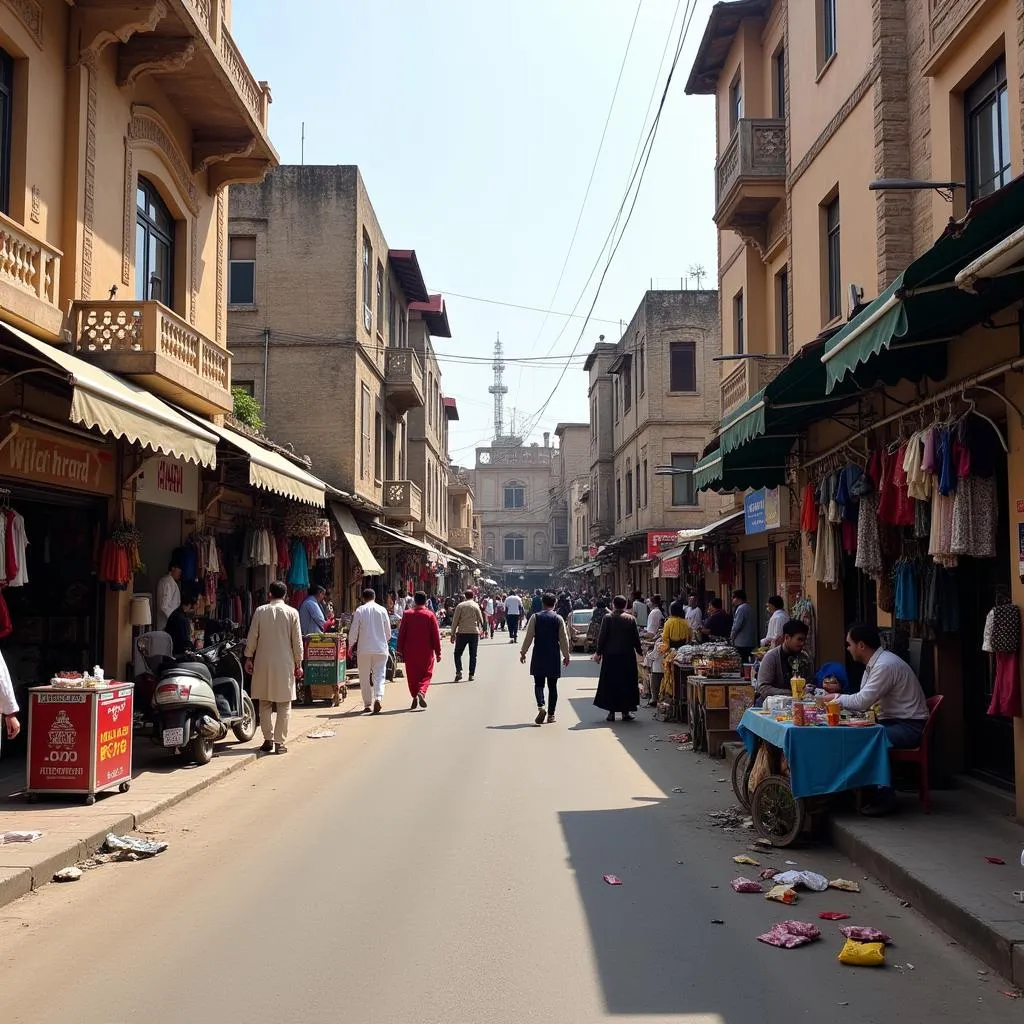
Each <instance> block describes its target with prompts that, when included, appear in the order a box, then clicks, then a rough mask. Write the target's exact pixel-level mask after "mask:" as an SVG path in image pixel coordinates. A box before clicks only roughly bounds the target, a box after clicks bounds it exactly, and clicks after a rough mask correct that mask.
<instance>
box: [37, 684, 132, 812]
mask: <svg viewBox="0 0 1024 1024" xmlns="http://www.w3.org/2000/svg"><path fill="white" fill-rule="evenodd" d="M32 696H33V700H32V710H31V713H30V714H29V746H30V749H31V751H32V756H31V757H30V758H29V774H28V788H29V789H30V790H43V791H45V790H49V789H55V790H64V791H68V790H71V791H79V790H81V791H83V792H84V791H85V790H87V789H88V788H89V779H88V774H89V727H90V725H91V724H92V714H91V709H90V707H89V694H87V693H60V692H57V693H34V694H33V695H32ZM129 724H131V722H130V720H129Z"/></svg>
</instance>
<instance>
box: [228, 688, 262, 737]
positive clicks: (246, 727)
mask: <svg viewBox="0 0 1024 1024" xmlns="http://www.w3.org/2000/svg"><path fill="white" fill-rule="evenodd" d="M231 731H232V732H233V733H234V734H235V739H236V740H238V742H239V743H248V742H249V740H251V739H252V738H253V736H255V735H256V708H254V707H253V703H252V698H251V697H250V696H249V695H248V694H247V693H244V694H242V720H241V721H240V722H238V723H237V724H236V725H233V726H231Z"/></svg>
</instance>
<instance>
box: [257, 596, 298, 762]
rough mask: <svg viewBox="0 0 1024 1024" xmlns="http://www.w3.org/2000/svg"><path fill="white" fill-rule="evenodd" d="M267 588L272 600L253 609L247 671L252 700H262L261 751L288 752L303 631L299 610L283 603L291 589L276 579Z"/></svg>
mask: <svg viewBox="0 0 1024 1024" xmlns="http://www.w3.org/2000/svg"><path fill="white" fill-rule="evenodd" d="M267 589H268V593H269V594H270V601H269V602H268V603H267V604H264V605H261V606H260V607H259V608H257V609H256V611H255V612H253V616H252V624H251V625H250V626H249V639H248V640H247V641H246V643H245V657H246V659H247V660H246V663H245V670H246V672H248V673H250V674H251V675H252V699H253V700H258V701H259V702H260V726H261V728H262V729H263V746H262V747H260V750H262V751H264V752H265V753H267V754H269V753H271V752H274V753H277V754H286V753H287V752H288V747H287V746H286V745H285V744H286V743H287V741H288V723H289V721H290V719H291V715H292V701H293V700H295V678H296V675H301V674H302V630H301V628H300V626H299V613H298V612H297V611H296V610H295V609H294V608H292V607H291V605H287V604H285V603H284V597H285V595H286V594H287V593H288V588H287V587H286V586H285V585H284V584H283V583H281V582H279V581H277V580H275V581H274V582H273V583H271V584H270V586H269V587H268V588H267ZM275 712H276V721H274V718H275V714H274V713H275Z"/></svg>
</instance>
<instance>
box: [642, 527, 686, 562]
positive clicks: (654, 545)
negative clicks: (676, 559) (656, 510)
mask: <svg viewBox="0 0 1024 1024" xmlns="http://www.w3.org/2000/svg"><path fill="white" fill-rule="evenodd" d="M678 543H679V534H678V532H677V531H676V530H651V531H650V532H649V533H648V534H647V555H648V557H649V558H654V557H655V556H656V555H660V554H661V552H662V551H666V550H667V549H668V548H673V547H675V546H676V544H678Z"/></svg>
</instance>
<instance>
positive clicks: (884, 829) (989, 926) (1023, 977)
mask: <svg viewBox="0 0 1024 1024" xmlns="http://www.w3.org/2000/svg"><path fill="white" fill-rule="evenodd" d="M738 746H739V745H738V744H727V745H726V756H727V758H728V760H729V763H730V764H731V763H732V759H733V757H734V756H735V754H736V748H737V747H738ZM899 803H900V810H899V813H898V814H894V815H890V816H889V817H884V818H867V817H864V816H863V815H860V814H857V813H856V812H854V811H852V810H844V809H840V808H837V809H836V810H835V812H834V813H832V814H830V815H829V817H828V834H829V838H830V839H831V841H832V843H833V845H834V846H835V847H836V849H838V850H839V851H840V852H841V853H844V854H845V855H846V856H847V857H849V858H850V859H851V860H853V861H854V862H856V863H857V864H858V865H860V866H861V867H862V868H863V869H864V871H865V872H867V873H869V874H870V875H872V876H873V877H874V878H876V879H877V880H878V881H879V882H881V883H882V884H883V885H885V886H886V887H887V888H888V889H890V890H892V892H893V893H895V894H896V895H897V896H898V897H899V898H900V899H903V900H906V901H907V902H908V903H910V904H911V906H913V907H914V908H915V909H916V910H918V911H919V912H920V913H922V914H923V915H924V916H925V917H926V918H928V920H930V921H931V922H932V923H933V924H934V925H936V926H937V927H938V928H941V929H942V930H943V931H944V932H945V933H946V934H947V935H948V936H949V937H950V938H951V939H953V940H955V941H956V942H958V943H960V945H962V946H963V947H964V948H965V949H967V950H969V951H970V952H971V953H973V954H974V955H975V956H977V957H978V958H979V959H980V960H982V961H983V962H984V963H986V964H987V965H988V966H989V967H991V968H992V969H993V970H994V971H998V972H999V973H1000V974H1001V975H1003V976H1004V977H1005V978H1008V979H1010V980H1011V981H1012V982H1013V983H1014V984H1015V985H1016V986H1018V987H1019V988H1024V903H1021V902H1018V899H1017V897H1016V896H1015V895H1014V891H1015V890H1018V891H1019V890H1024V869H1022V868H1021V864H1020V856H1021V850H1022V849H1024V825H1021V824H1020V823H1018V822H1017V821H1016V820H1015V819H1014V818H1013V816H1012V815H1013V805H1012V803H1011V802H1010V801H1009V800H1008V799H1007V798H1006V797H1005V796H1004V795H1003V794H998V793H995V792H994V791H990V790H987V789H986V788H985V787H981V786H976V785H975V784H974V783H972V782H970V781H965V784H964V785H963V787H962V788H960V789H953V790H942V791H935V790H933V791H932V813H931V814H925V813H924V812H923V811H922V810H921V806H920V804H919V803H918V801H917V798H916V795H915V794H912V793H902V792H901V793H900V794H899ZM986 857H1000V858H1002V859H1003V860H1004V861H1005V862H1006V863H1005V864H1004V865H999V864H990V863H988V861H987V860H986V859H985V858H986Z"/></svg>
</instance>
